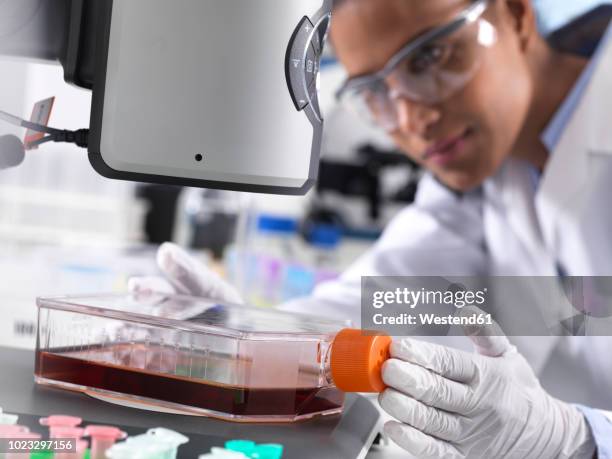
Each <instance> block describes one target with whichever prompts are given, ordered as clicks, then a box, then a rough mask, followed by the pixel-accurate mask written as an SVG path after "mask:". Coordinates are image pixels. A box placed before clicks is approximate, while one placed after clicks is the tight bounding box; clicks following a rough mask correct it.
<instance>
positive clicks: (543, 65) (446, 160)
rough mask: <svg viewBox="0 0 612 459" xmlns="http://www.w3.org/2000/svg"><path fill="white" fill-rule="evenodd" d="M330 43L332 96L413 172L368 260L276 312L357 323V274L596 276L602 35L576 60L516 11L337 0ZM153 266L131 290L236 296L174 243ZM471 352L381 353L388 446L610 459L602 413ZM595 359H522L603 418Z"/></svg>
mask: <svg viewBox="0 0 612 459" xmlns="http://www.w3.org/2000/svg"><path fill="white" fill-rule="evenodd" d="M331 39H332V42H333V44H334V46H335V49H336V52H337V55H338V57H339V59H340V61H341V62H342V64H343V65H344V66H345V68H346V70H347V72H348V74H349V79H348V80H347V82H346V84H345V85H344V86H343V87H342V89H341V90H340V92H339V97H340V99H341V100H342V101H343V102H345V103H346V104H348V105H350V106H352V107H354V108H356V109H357V110H358V111H359V113H361V114H363V115H364V116H366V117H368V118H369V119H371V120H372V121H374V122H375V123H377V124H378V125H379V126H380V127H382V128H383V129H385V130H386V131H387V132H388V133H389V135H390V137H391V138H392V139H393V140H394V141H395V143H396V144H397V145H398V147H400V148H401V149H402V150H403V151H405V152H406V154H407V155H409V156H410V157H411V158H413V159H414V160H416V161H417V162H418V163H420V164H421V165H422V166H423V167H424V168H426V169H427V170H428V171H429V173H428V174H427V175H426V176H425V177H424V178H423V180H422V182H421V184H420V187H419V192H418V195H417V199H416V202H415V203H414V205H412V206H410V207H408V208H407V209H405V210H404V211H402V212H401V213H400V214H399V215H398V216H397V217H396V218H395V219H394V220H393V221H392V222H391V223H390V225H389V226H388V228H387V229H386V231H385V233H384V234H383V236H382V237H381V239H380V240H379V241H378V242H377V244H376V245H375V246H374V248H373V249H372V250H371V251H370V252H369V253H367V254H366V255H365V256H363V257H362V258H361V259H359V260H358V261H357V262H356V263H355V264H354V265H353V266H352V267H350V268H349V269H348V270H347V271H346V272H345V273H344V274H343V275H342V276H341V278H340V279H339V280H338V281H336V282H332V283H329V284H324V285H323V286H321V287H320V288H319V289H317V290H316V292H315V293H314V295H313V296H312V297H309V298H305V299H301V300H296V301H293V302H292V303H290V304H287V305H284V306H283V307H284V308H285V309H290V310H297V311H306V312H308V313H312V314H319V315H326V316H336V317H340V318H343V319H346V318H351V319H352V320H353V321H354V322H355V323H359V322H360V319H359V310H360V293H361V276H417V275H422V276H427V275H433V276H445V275H446V276H500V275H504V276H566V275H567V276H597V275H599V276H610V275H612V208H611V206H610V199H611V197H612V125H611V124H610V120H611V119H612V103H610V102H611V101H610V100H609V98H610V95H611V94H612V33H606V35H605V36H604V37H603V38H602V39H601V42H600V44H599V48H598V50H597V52H596V53H595V55H594V56H593V57H592V58H591V59H590V60H589V61H587V60H583V59H580V58H578V57H575V56H572V55H569V54H563V53H560V52H557V51H555V50H553V49H552V48H551V47H549V45H548V44H547V43H546V41H545V40H544V39H543V38H542V36H540V35H539V33H538V31H537V28H536V18H535V13H534V9H533V5H532V4H531V1H530V0H479V1H469V0H427V1H425V0H377V1H371V0H341V1H339V2H337V5H336V6H335V16H334V20H333V24H332V29H331ZM158 262H159V264H160V267H161V269H162V271H164V273H165V275H166V279H165V280H161V279H133V280H132V281H131V288H132V289H136V290H148V289H152V290H167V291H170V290H178V291H180V292H184V293H191V294H195V295H206V296H213V297H216V298H218V299H222V300H227V301H236V300H239V299H240V297H239V295H238V294H237V292H236V291H235V290H234V289H233V288H232V287H231V286H229V285H226V284H224V283H223V282H222V281H221V280H220V279H219V278H218V277H216V276H214V275H212V274H211V273H209V272H208V271H207V270H206V268H204V267H203V266H200V265H198V264H197V263H195V262H194V261H193V260H191V259H189V257H188V256H187V255H186V254H185V253H183V252H182V251H180V249H178V248H177V247H175V246H172V245H164V246H162V247H161V249H160V251H159V254H158ZM473 340H474V341H475V343H476V344H477V346H476V349H477V351H478V352H477V353H475V354H470V353H467V352H463V351H460V350H455V349H452V348H449V347H444V346H440V345H436V344H429V343H425V342H420V341H415V340H410V339H404V340H398V341H396V342H395V343H394V344H393V346H392V356H393V357H394V359H393V360H390V361H389V362H388V363H387V365H386V366H385V367H384V370H383V378H384V380H385V382H386V383H387V385H388V386H389V389H388V390H386V391H385V392H384V393H383V394H382V395H381V397H380V402H381V405H382V406H383V408H385V409H386V410H387V411H388V412H389V413H390V414H391V415H392V416H394V417H395V418H396V419H397V420H398V422H395V421H392V422H389V423H388V424H387V425H386V427H385V431H386V432H387V433H388V434H389V435H390V436H391V438H392V439H394V440H395V441H396V442H397V443H398V444H399V445H400V446H402V447H404V448H405V449H406V450H407V451H408V452H409V453H411V454H413V455H414V456H416V457H419V458H429V457H432V458H433V457H450V458H463V457H482V458H493V457H512V458H534V459H535V458H557V457H561V458H564V457H584V458H589V457H593V456H594V455H598V457H602V458H610V457H612V423H611V421H610V419H609V418H607V417H606V415H605V414H604V413H603V412H600V411H597V410H592V409H589V408H585V407H578V406H574V405H570V404H567V403H564V402H561V401H559V400H557V399H554V398H553V397H551V396H550V395H549V394H547V393H546V391H545V390H544V389H543V388H542V387H541V386H540V384H539V382H538V379H537V378H536V377H535V375H534V372H533V371H532V369H531V367H530V365H528V364H527V360H526V359H525V358H523V357H522V356H521V353H519V352H518V351H517V349H516V348H515V347H514V346H512V345H510V343H509V342H508V340H507V339H505V338H500V337H497V338H496V337H486V336H484V337H478V334H477V335H476V336H474V337H473ZM515 344H517V345H518V343H515ZM610 344H611V340H609V339H607V338H602V337H582V339H578V338H561V337H559V338H555V339H554V340H553V341H552V342H551V343H549V345H546V346H544V345H538V346H537V347H538V350H539V355H535V354H534V355H531V356H527V354H525V356H526V357H529V362H530V363H531V364H532V366H535V367H536V369H537V368H540V367H541V366H542V364H543V362H545V361H546V359H547V358H548V356H549V355H550V354H551V353H552V351H553V349H557V350H558V349H565V350H566V351H564V352H566V353H567V356H568V358H570V359H575V360H582V361H583V362H584V364H585V365H586V366H587V368H588V371H585V372H584V374H582V375H581V377H583V378H586V379H588V378H589V377H590V378H591V379H595V378H597V384H596V387H600V388H601V389H600V392H601V393H600V394H599V395H600V396H601V406H605V405H606V404H607V406H608V407H609V406H612V400H611V399H612V395H611V394H612V361H611V360H610V355H609V349H610ZM534 347H536V346H531V348H534ZM526 348H528V346H527V347H526ZM532 351H533V349H532Z"/></svg>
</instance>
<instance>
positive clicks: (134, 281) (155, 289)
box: [127, 276, 176, 295]
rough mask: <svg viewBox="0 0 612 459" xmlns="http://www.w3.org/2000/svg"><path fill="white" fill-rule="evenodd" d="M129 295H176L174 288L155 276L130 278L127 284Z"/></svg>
mask: <svg viewBox="0 0 612 459" xmlns="http://www.w3.org/2000/svg"><path fill="white" fill-rule="evenodd" d="M127 288H128V291H129V292H130V293H142V294H145V295H150V294H151V293H163V294H167V295H171V294H173V293H176V292H175V290H174V287H172V285H171V284H170V283H169V282H168V281H167V280H166V279H164V278H162V277H156V276H146V277H131V278H130V279H128V284H127Z"/></svg>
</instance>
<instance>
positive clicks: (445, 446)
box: [379, 327, 595, 459]
mask: <svg viewBox="0 0 612 459" xmlns="http://www.w3.org/2000/svg"><path fill="white" fill-rule="evenodd" d="M477 328H478V327H477ZM491 334H492V333H491V331H490V330H485V329H482V330H476V331H473V332H472V333H470V334H469V335H470V338H471V339H472V341H473V342H474V344H475V347H476V350H477V352H478V353H477V354H470V353H467V352H463V351H459V350H455V349H450V348H446V347H444V346H439V345H435V344H430V343H426V342H423V341H416V340H412V339H401V340H397V341H394V342H393V343H392V345H391V357H392V358H391V359H390V360H388V361H387V362H386V363H385V365H384V366H383V370H382V376H383V380H384V381H385V383H386V384H387V386H388V389H386V390H385V391H384V392H383V393H382V394H381V395H380V397H379V402H380V404H381V406H382V407H383V408H384V409H385V411H387V412H388V413H389V414H390V415H391V416H393V417H394V418H396V419H398V420H399V421H400V422H396V421H389V422H388V423H387V424H386V425H385V429H384V431H385V433H386V434H387V435H388V436H389V437H390V438H391V439H392V440H393V441H395V442H396V443H397V444H398V445H400V446H401V447H402V448H404V449H405V450H406V451H408V452H409V453H411V454H412V455H414V456H415V457H417V458H419V459H426V458H441V457H443V458H486V459H490V458H516V459H532V458H533V459H536V458H537V459H546V458H551V459H552V458H555V459H556V458H570V457H571V458H589V459H590V458H592V457H593V454H594V452H595V442H594V439H593V436H592V433H591V431H590V428H589V426H588V425H587V423H586V420H585V418H584V416H583V415H582V413H581V412H580V411H578V410H577V409H576V408H575V407H574V406H572V405H569V404H567V403H564V402H562V401H560V400H557V399H555V398H553V397H551V396H550V395H549V394H548V393H547V392H546V391H545V390H544V389H543V388H542V387H541V385H540V383H539V381H538V379H537V377H536V376H535V374H534V373H533V371H532V369H531V368H530V366H529V364H528V363H527V361H526V360H525V359H524V358H523V357H522V356H521V355H520V354H519V353H518V351H517V350H516V348H515V347H514V346H512V345H511V344H510V342H509V341H508V339H507V338H506V337H505V336H491Z"/></svg>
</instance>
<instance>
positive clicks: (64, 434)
mask: <svg viewBox="0 0 612 459" xmlns="http://www.w3.org/2000/svg"><path fill="white" fill-rule="evenodd" d="M84 432H85V429H83V428H82V427H62V426H60V427H51V428H49V437H51V438H75V439H77V440H78V439H80V438H82V437H83V433H84Z"/></svg>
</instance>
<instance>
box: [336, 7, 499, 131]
mask: <svg viewBox="0 0 612 459" xmlns="http://www.w3.org/2000/svg"><path fill="white" fill-rule="evenodd" d="M496 41H497V32H496V30H495V28H494V27H493V26H492V25H491V23H489V22H488V21H486V20H484V19H479V20H477V21H475V22H474V23H472V24H469V25H466V26H465V27H461V28H459V29H458V30H456V31H455V32H453V33H451V34H449V35H446V36H444V37H443V38H440V39H438V40H434V41H431V42H429V43H426V44H425V45H423V46H422V47H420V48H418V49H416V50H414V51H413V52H411V53H410V54H408V55H406V56H405V57H404V58H403V59H401V60H400V61H399V62H398V63H397V65H396V66H395V67H394V69H393V71H392V72H391V73H390V74H389V75H388V77H387V78H386V79H385V80H384V81H383V80H379V81H377V82H373V83H370V84H368V85H365V86H361V87H359V88H355V89H352V90H349V91H347V92H346V93H345V94H344V95H343V98H342V99H343V101H344V102H346V103H347V104H348V105H350V106H351V107H352V108H353V109H354V110H356V111H357V112H358V113H359V114H360V115H362V116H366V117H367V118H368V119H369V120H370V121H373V122H374V123H376V124H378V125H379V126H380V127H382V128H383V129H386V130H394V129H396V128H397V127H398V123H397V99H400V98H406V99H409V100H411V101H415V102H419V103H425V104H435V103H439V102H442V101H444V100H446V99H448V98H449V97H451V96H452V95H454V94H455V93H457V92H458V91H460V90H461V89H463V88H464V87H465V86H466V85H467V84H468V83H469V82H470V81H471V80H472V78H473V77H474V75H475V74H476V72H477V71H478V70H479V69H480V67H481V65H482V62H483V61H484V59H485V56H486V50H487V49H489V48H490V47H492V46H493V45H494V44H495V43H496Z"/></svg>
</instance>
